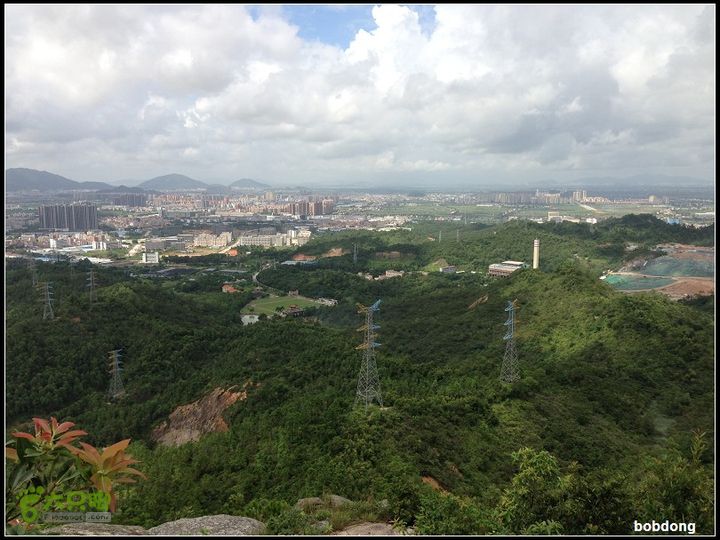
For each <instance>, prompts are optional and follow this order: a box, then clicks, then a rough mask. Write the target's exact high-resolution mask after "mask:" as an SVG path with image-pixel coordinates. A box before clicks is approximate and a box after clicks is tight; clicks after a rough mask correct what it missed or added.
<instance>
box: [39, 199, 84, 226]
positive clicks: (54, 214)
mask: <svg viewBox="0 0 720 540" xmlns="http://www.w3.org/2000/svg"><path fill="white" fill-rule="evenodd" d="M38 214H39V217H40V228H41V229H67V230H69V231H89V230H92V229H97V228H98V220H97V206H95V205H94V204H47V205H42V206H40V207H39V208H38Z"/></svg>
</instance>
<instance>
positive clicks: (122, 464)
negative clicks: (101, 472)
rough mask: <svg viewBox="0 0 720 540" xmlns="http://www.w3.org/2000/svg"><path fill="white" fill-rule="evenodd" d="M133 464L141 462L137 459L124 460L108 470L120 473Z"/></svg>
mask: <svg viewBox="0 0 720 540" xmlns="http://www.w3.org/2000/svg"><path fill="white" fill-rule="evenodd" d="M133 463H140V462H139V461H137V460H136V459H124V460H122V461H120V462H118V463H115V464H113V466H112V467H110V468H109V469H108V472H114V471H119V470H121V469H123V468H125V467H127V466H128V465H132V464H133Z"/></svg>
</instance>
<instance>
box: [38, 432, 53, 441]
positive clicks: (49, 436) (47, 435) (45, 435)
mask: <svg viewBox="0 0 720 540" xmlns="http://www.w3.org/2000/svg"><path fill="white" fill-rule="evenodd" d="M40 438H41V439H42V440H44V441H47V442H50V441H52V433H50V432H49V431H43V432H42V433H41V434H40Z"/></svg>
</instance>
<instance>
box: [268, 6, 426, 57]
mask: <svg viewBox="0 0 720 540" xmlns="http://www.w3.org/2000/svg"><path fill="white" fill-rule="evenodd" d="M373 5H374V4H362V5H347V4H341V5H289V6H283V7H282V12H283V14H284V15H285V17H286V18H287V20H288V21H289V22H290V23H292V24H294V25H296V26H298V28H299V30H298V35H299V36H300V37H301V38H303V39H305V40H308V41H321V42H322V43H327V44H329V45H336V46H338V47H342V48H347V46H348V45H349V44H350V42H351V41H352V40H353V38H354V37H355V34H357V32H358V30H361V29H362V30H366V31H371V30H373V29H374V28H375V22H374V21H373V17H372V8H373ZM405 5H407V6H408V7H409V8H411V9H412V10H413V11H415V12H416V13H417V14H418V15H419V17H420V26H421V28H422V30H423V33H424V34H426V35H428V36H429V35H430V34H431V33H432V29H433V28H434V26H435V12H434V9H433V6H432V5H425V4H422V5H417V4H405Z"/></svg>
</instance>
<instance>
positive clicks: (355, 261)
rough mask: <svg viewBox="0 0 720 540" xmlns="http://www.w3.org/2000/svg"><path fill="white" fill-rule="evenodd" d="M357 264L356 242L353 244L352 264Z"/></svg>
mask: <svg viewBox="0 0 720 540" xmlns="http://www.w3.org/2000/svg"><path fill="white" fill-rule="evenodd" d="M356 264H357V244H353V265H356Z"/></svg>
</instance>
